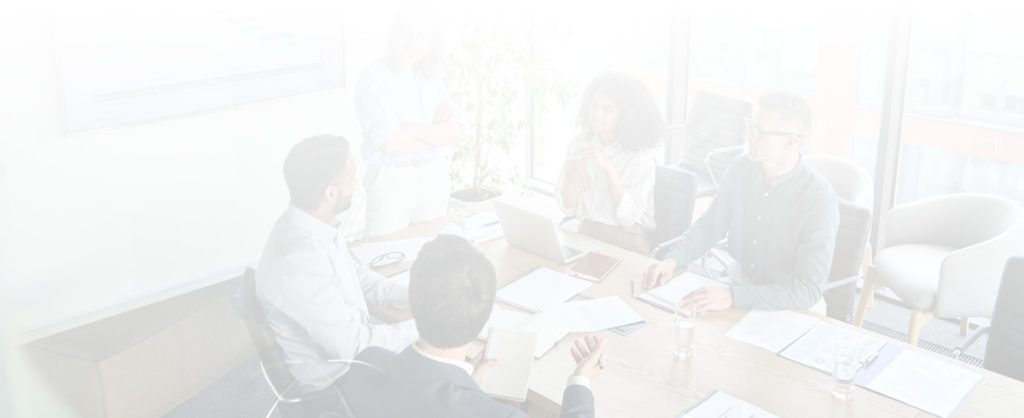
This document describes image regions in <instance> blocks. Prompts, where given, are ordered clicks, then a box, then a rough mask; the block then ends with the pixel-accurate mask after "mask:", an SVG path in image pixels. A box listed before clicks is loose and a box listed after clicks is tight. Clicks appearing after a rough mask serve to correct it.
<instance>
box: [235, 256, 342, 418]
mask: <svg viewBox="0 0 1024 418" xmlns="http://www.w3.org/2000/svg"><path fill="white" fill-rule="evenodd" d="M255 282H256V271H255V270H253V269H251V268H247V269H246V270H245V273H244V274H243V275H242V280H241V283H240V288H239V291H238V293H237V294H236V295H235V310H236V312H237V313H238V315H239V316H240V317H241V318H242V319H243V320H244V321H245V325H246V328H248V330H249V337H250V338H251V339H252V343H253V346H254V347H255V349H256V354H257V358H258V360H259V366H260V373H261V374H262V375H263V378H264V380H266V382H267V385H268V386H269V387H270V391H271V392H272V393H273V394H274V398H275V399H274V404H273V405H272V406H271V407H270V410H269V411H267V415H266V416H267V418H270V417H271V416H272V415H273V414H274V411H275V410H276V411H279V412H280V415H281V416H282V417H284V418H354V416H353V415H352V414H351V412H350V411H349V410H348V406H347V403H346V401H345V397H344V396H343V395H342V393H341V391H340V390H339V389H337V388H335V387H333V386H332V387H329V388H327V389H324V390H322V391H319V392H312V393H302V392H300V388H299V386H298V385H297V384H296V383H297V382H296V381H295V378H294V377H293V376H292V374H291V372H290V371H289V370H288V362H287V361H286V360H285V357H284V353H283V352H282V351H281V348H280V346H278V345H277V342H276V341H275V340H274V333H273V330H271V329H270V325H269V324H268V323H267V320H266V317H265V316H264V313H263V309H262V307H261V306H260V304H259V300H258V299H257V297H256V283H255ZM328 362H340V363H347V364H351V363H352V361H347V360H329V361H328Z"/></svg>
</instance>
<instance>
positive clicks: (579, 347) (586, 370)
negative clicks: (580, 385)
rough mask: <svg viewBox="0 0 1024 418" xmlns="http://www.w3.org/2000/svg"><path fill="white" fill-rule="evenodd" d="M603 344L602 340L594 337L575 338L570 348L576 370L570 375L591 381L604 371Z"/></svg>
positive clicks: (604, 348)
mask: <svg viewBox="0 0 1024 418" xmlns="http://www.w3.org/2000/svg"><path fill="white" fill-rule="evenodd" d="M605 343H606V341H605V339H604V338H602V337H598V336H595V335H587V336H585V337H583V338H577V339H576V341H574V342H573V346H572V358H573V360H576V370H575V371H574V372H572V375H573V376H583V377H586V378H587V379H591V380H593V379H594V378H595V377H597V375H598V374H600V373H601V370H602V369H604V356H605V353H606V351H607V349H606V347H605V345H606V344H605Z"/></svg>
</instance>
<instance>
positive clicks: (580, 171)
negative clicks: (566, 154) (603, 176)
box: [565, 160, 590, 192]
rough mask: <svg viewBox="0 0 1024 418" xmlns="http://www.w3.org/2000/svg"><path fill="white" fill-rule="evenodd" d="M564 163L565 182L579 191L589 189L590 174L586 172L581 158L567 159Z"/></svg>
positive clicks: (585, 166)
mask: <svg viewBox="0 0 1024 418" xmlns="http://www.w3.org/2000/svg"><path fill="white" fill-rule="evenodd" d="M565 164H566V167H565V177H566V184H568V185H571V187H575V188H576V190H577V191H580V192H584V191H587V190H590V175H589V174H587V165H586V163H585V162H584V161H582V160H569V161H567V162H566V163H565Z"/></svg>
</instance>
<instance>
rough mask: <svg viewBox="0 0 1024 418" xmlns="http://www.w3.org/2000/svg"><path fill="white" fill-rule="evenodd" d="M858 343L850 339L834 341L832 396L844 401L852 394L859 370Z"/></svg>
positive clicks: (844, 338) (859, 353)
mask: <svg viewBox="0 0 1024 418" xmlns="http://www.w3.org/2000/svg"><path fill="white" fill-rule="evenodd" d="M861 357H862V355H861V347H860V342H859V341H857V340H856V339H854V338H851V337H839V338H837V339H836V340H835V361H834V362H833V364H832V396H834V397H835V398H836V399H840V400H846V399H849V398H850V395H852V394H853V389H854V387H855V386H854V384H853V382H854V380H855V379H856V378H857V372H858V371H860V368H861V360H862V359H861Z"/></svg>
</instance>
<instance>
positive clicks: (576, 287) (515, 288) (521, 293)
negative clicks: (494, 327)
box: [498, 267, 590, 312]
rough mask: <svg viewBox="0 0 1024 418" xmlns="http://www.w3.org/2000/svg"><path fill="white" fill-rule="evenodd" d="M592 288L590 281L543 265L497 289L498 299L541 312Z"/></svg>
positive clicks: (531, 310)
mask: <svg viewBox="0 0 1024 418" xmlns="http://www.w3.org/2000/svg"><path fill="white" fill-rule="evenodd" d="M588 287H590V282H588V281H586V280H581V279H577V278H575V277H572V276H570V275H568V274H563V273H559V272H557V271H554V270H551V269H549V268H546V267H541V268H539V269H536V270H534V271H532V272H530V273H527V274H526V275H525V276H523V277H521V278H519V280H516V281H515V282H512V283H511V284H509V285H507V286H505V287H503V288H501V289H500V290H498V300H499V301H502V302H504V303H507V304H509V305H512V306H515V307H518V308H521V309H525V310H527V311H530V312H539V311H541V310H544V309H547V308H551V307H554V306H557V305H560V304H562V303H564V302H565V301H567V300H569V299H572V297H573V296H576V295H577V294H579V293H580V292H582V291H583V290H585V289H587V288H588Z"/></svg>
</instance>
